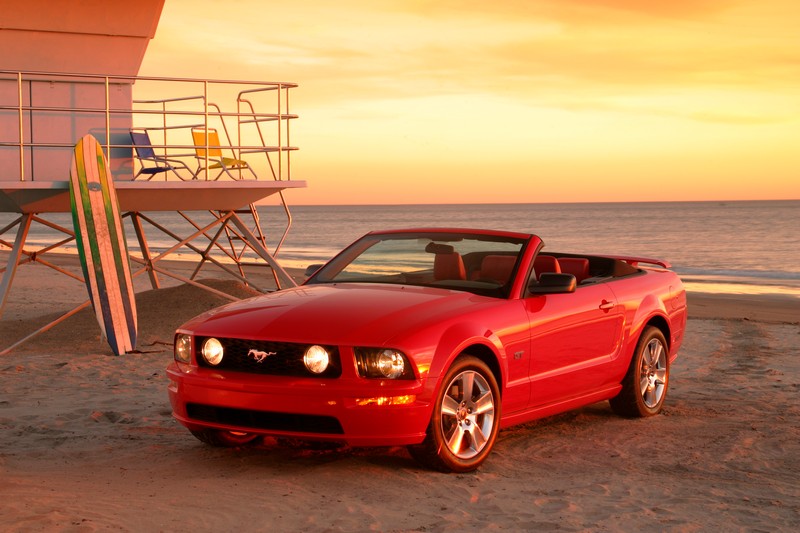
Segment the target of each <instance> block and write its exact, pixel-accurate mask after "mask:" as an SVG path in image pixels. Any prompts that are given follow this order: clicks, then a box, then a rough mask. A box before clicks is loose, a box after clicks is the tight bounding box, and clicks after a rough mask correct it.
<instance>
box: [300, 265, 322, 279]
mask: <svg viewBox="0 0 800 533" xmlns="http://www.w3.org/2000/svg"><path fill="white" fill-rule="evenodd" d="M323 266H324V265H323V264H322V263H318V264H316V265H308V266H307V267H306V271H305V272H304V273H303V275H305V277H307V278H310V277H311V275H312V274H316V273H317V270H319V269H320V268H322V267H323Z"/></svg>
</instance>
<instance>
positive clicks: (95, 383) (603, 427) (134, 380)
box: [0, 281, 800, 531]
mask: <svg viewBox="0 0 800 533" xmlns="http://www.w3.org/2000/svg"><path fill="white" fill-rule="evenodd" d="M212 283H214V284H215V286H217V287H219V288H224V289H225V290H227V291H233V292H235V293H236V294H237V295H239V296H246V295H248V294H250V293H251V291H250V289H248V288H247V287H244V286H242V285H241V284H238V283H235V282H220V281H216V282H212ZM41 290H44V289H41ZM41 290H39V291H35V295H36V296H35V298H42V299H46V295H42V294H41ZM33 294H34V293H32V294H31V297H32V298H33V297H34V296H33ZM78 297H79V298H80V297H81V296H80V295H79V296H78ZM137 301H138V302H139V303H138V307H139V316H140V332H141V334H140V335H141V336H140V338H141V342H140V344H139V348H140V351H141V353H136V354H129V355H125V356H121V357H114V356H112V355H110V354H111V351H110V348H108V346H106V345H105V344H104V343H103V342H102V340H101V339H100V336H99V331H98V329H97V325H96V323H95V322H94V317H93V315H92V312H91V310H88V309H87V310H84V311H82V312H81V313H79V314H78V315H76V316H74V317H72V318H70V319H68V320H67V321H65V322H63V323H62V324H60V325H59V326H57V327H55V328H54V329H52V330H51V331H49V332H47V333H45V334H43V335H40V336H39V337H36V338H35V339H32V340H31V341H29V342H28V343H26V344H24V345H22V346H20V347H19V348H18V349H16V350H14V351H13V352H12V353H11V354H9V355H6V356H3V357H0V529H2V530H3V531H54V530H57V531H103V530H121V531H208V530H219V531H230V530H234V529H235V530H242V531H370V530H374V531H492V530H499V531H522V530H528V531H531V530H558V531H644V530H649V531H652V530H655V531H710V530H718V531H745V530H746V531H758V530H762V531H776V530H777V531H795V530H797V529H798V528H800V484H798V481H797V480H798V478H800V402H798V397H800V395H799V393H800V390H799V389H800V348H798V346H800V342H799V341H800V325H798V324H797V317H798V316H800V315H798V314H792V311H793V310H794V307H792V304H791V303H790V304H789V309H788V312H783V313H781V312H778V314H777V315H776V316H777V317H778V319H774V317H773V319H771V320H769V321H762V320H759V319H758V318H751V317H747V316H746V315H741V311H743V310H742V309H740V313H739V315H740V316H739V318H728V319H724V320H721V319H708V318H704V319H701V318H696V317H694V318H692V319H691V320H690V321H689V327H688V332H687V337H686V341H685V344H684V350H683V351H682V353H681V354H680V357H679V359H678V360H677V362H676V364H675V365H674V367H673V369H672V381H671V390H670V392H669V397H668V399H667V406H666V408H665V411H664V414H663V415H662V416H658V417H655V418H651V419H645V420H626V419H621V418H618V417H616V416H614V415H613V414H612V413H611V411H610V409H609V407H608V405H607V404H606V403H601V404H596V405H593V406H590V407H588V408H585V409H581V410H579V411H575V412H573V413H569V414H565V415H561V416H557V417H552V418H548V419H545V420H541V421H538V422H535V423H530V424H527V425H524V426H520V427H515V428H512V429H509V430H505V431H502V432H501V433H500V437H499V442H498V443H497V446H496V448H495V450H494V452H493V455H492V456H491V457H490V459H489V460H488V461H487V462H486V463H485V465H484V466H483V467H482V468H481V469H480V470H479V471H478V472H476V473H472V474H458V475H445V474H439V473H436V472H431V471H428V470H425V469H423V468H421V467H419V466H418V465H417V464H416V463H415V462H414V461H413V460H412V459H411V458H410V457H409V456H408V454H407V453H406V451H405V450H404V449H402V448H390V449H385V448H368V449H350V448H343V449H319V448H315V447H310V446H301V445H298V444H297V443H292V444H291V445H286V443H280V442H276V441H275V440H273V439H268V440H267V441H266V442H265V443H264V444H263V445H260V446H258V447H255V448H252V449H240V450H230V449H214V448H210V447H208V446H205V445H203V444H201V443H200V442H199V441H197V440H195V439H194V437H192V436H191V435H190V434H189V433H188V431H186V430H185V429H184V428H183V427H181V426H180V425H179V424H178V423H177V422H175V421H174V420H173V419H172V418H171V416H170V409H169V402H168V399H167V393H166V378H165V376H164V368H165V367H166V366H167V364H168V363H169V361H170V359H171V357H172V354H171V346H170V343H171V340H172V334H173V331H174V329H175V327H177V326H178V325H179V324H180V323H181V322H183V321H184V320H186V319H188V318H189V317H191V316H194V315H195V314H197V313H199V312H202V311H204V310H206V309H208V308H210V307H214V306H216V305H219V304H220V303H224V302H225V300H224V299H222V298H220V297H218V296H215V295H211V294H208V293H206V292H204V291H200V290H199V289H197V288H195V287H191V286H177V287H171V288H167V289H161V290H159V291H146V292H143V293H140V294H139V295H137ZM704 301H706V302H708V300H707V299H706V300H704ZM729 304H730V302H728V303H727V304H726V302H725V300H724V299H722V300H717V303H716V304H714V305H713V306H712V308H716V309H722V308H723V307H724V308H725V309H728V307H725V306H726V305H729ZM767 307H768V306H767ZM778 307H779V308H780V305H779V306H778ZM58 311H60V310H58ZM744 311H746V310H744ZM726 312H727V311H726ZM732 312H733V311H732ZM733 313H734V314H736V313H735V312H733ZM56 314H57V313H56ZM705 314H706V315H708V313H705ZM693 316H695V315H693ZM722 316H726V315H724V314H723V315H722ZM20 317H21V315H19V314H18V315H16V318H14V319H11V320H6V319H5V318H4V319H3V321H2V322H0V334H1V335H2V338H3V341H4V344H5V340H6V338H7V336H9V335H12V334H13V335H19V334H20V332H19V331H18V330H19V328H20V327H22V325H24V324H25V325H26V324H28V323H29V322H31V321H33V322H36V321H39V322H43V321H45V318H46V317H42V316H38V317H30V316H27V317H24V320H22V318H20ZM745 317H747V318H749V320H745V319H743V318H745ZM792 322H794V323H792Z"/></svg>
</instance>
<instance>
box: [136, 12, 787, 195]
mask: <svg viewBox="0 0 800 533" xmlns="http://www.w3.org/2000/svg"><path fill="white" fill-rule="evenodd" d="M798 22H800V2H798V1H797V0H671V1H664V2H662V1H652V2H647V1H638V0H538V1H503V0H495V1H493V2H486V1H485V0H484V1H480V2H478V1H471V0H437V1H421V0H419V1H413V0H408V1H399V0H398V1H356V0H339V1H336V2H331V1H328V0H314V1H306V0H298V1H296V2H264V1H263V0H246V1H243V0H237V1H235V2H233V1H228V2H220V1H212V0H204V1H198V0H167V1H166V5H165V6H164V11H163V13H162V15H161V20H160V23H159V27H158V30H157V32H156V36H155V38H154V39H153V40H152V41H151V43H150V45H149V48H148V51H147V55H146V56H145V59H144V63H143V65H142V69H141V71H140V74H142V75H149V76H181V77H203V78H206V77H207V78H224V79H246V80H265V81H267V80H269V81H291V82H296V83H299V84H300V87H299V88H298V89H295V90H294V92H293V94H292V112H295V113H298V114H299V115H300V119H299V120H298V121H296V122H294V123H293V124H292V144H295V145H297V146H299V147H300V151H299V152H296V153H295V154H294V155H293V158H292V177H293V178H294V179H302V180H307V181H308V188H307V189H303V190H293V191H290V193H289V194H290V195H291V197H290V202H291V203H293V204H343V203H354V204H358V203H372V204H375V203H377V204H380V203H390V204H396V203H462V202H474V203H484V202H502V203H506V202H573V201H575V202H592V201H651V200H739V199H789V198H791V199H797V198H800V33H798V27H799V26H798Z"/></svg>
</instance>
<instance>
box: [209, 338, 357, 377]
mask: <svg viewBox="0 0 800 533" xmlns="http://www.w3.org/2000/svg"><path fill="white" fill-rule="evenodd" d="M206 338H207V337H198V338H197V344H196V346H197V347H198V348H197V349H198V350H200V347H201V346H203V342H205V340H206ZM217 340H219V341H220V342H221V343H222V346H223V348H224V350H225V357H223V358H222V362H221V363H220V364H219V365H217V366H212V365H209V364H208V363H207V362H206V360H205V359H203V356H202V355H200V354H199V353H198V354H197V364H198V365H199V366H203V367H207V368H218V369H224V370H231V371H234V372H246V373H249V374H264V375H272V376H295V377H314V378H338V377H339V376H341V375H342V364H341V361H340V357H339V349H338V348H337V347H336V346H324V348H325V349H326V350H327V351H328V353H329V354H330V357H331V361H330V365H329V366H328V368H327V369H326V370H325V371H324V372H322V373H321V374H314V373H312V372H309V370H308V369H307V368H306V366H305V364H303V354H304V353H305V351H306V349H307V348H308V347H309V346H311V345H310V344H298V343H292V342H273V341H252V340H243V339H229V338H217ZM259 360H260V362H259Z"/></svg>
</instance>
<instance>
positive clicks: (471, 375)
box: [408, 355, 500, 472]
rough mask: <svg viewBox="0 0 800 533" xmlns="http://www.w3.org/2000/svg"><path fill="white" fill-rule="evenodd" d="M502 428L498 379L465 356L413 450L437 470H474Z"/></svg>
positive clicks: (446, 380) (450, 375)
mask: <svg viewBox="0 0 800 533" xmlns="http://www.w3.org/2000/svg"><path fill="white" fill-rule="evenodd" d="M468 389H469V390H468ZM499 429H500V388H499V387H498V386H497V380H496V379H495V377H494V374H493V373H492V371H491V370H490V369H489V367H488V366H487V365H486V363H484V362H483V361H481V360H480V359H477V358H475V357H472V356H469V355H464V356H461V357H459V358H458V359H456V360H455V362H454V363H453V365H452V366H451V367H450V368H449V369H448V370H447V373H446V374H445V376H444V379H442V385H441V387H440V389H439V391H437V393H436V400H435V403H434V408H433V414H432V415H431V421H430V424H429V425H428V430H427V434H426V436H425V440H424V441H423V442H422V443H421V444H417V445H413V446H409V447H408V450H409V453H410V454H411V456H412V457H413V458H414V459H416V460H417V461H419V462H420V463H422V464H423V465H425V466H427V467H430V468H433V469H434V470H439V471H441V472H470V471H472V470H475V469H476V468H478V467H479V466H480V465H481V463H483V462H484V461H485V460H486V458H487V457H488V456H489V453H490V452H491V451H492V447H493V446H494V443H495V440H496V439H497V432H498V430H499Z"/></svg>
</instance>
